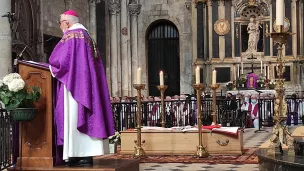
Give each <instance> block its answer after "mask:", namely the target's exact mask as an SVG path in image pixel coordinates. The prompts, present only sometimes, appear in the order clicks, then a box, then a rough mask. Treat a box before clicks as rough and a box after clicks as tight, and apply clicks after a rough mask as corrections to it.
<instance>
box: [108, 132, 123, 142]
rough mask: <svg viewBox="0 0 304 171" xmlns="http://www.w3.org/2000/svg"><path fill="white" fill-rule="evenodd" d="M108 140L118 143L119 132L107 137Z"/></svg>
mask: <svg viewBox="0 0 304 171" xmlns="http://www.w3.org/2000/svg"><path fill="white" fill-rule="evenodd" d="M109 141H110V144H114V143H117V144H120V133H119V132H115V134H114V135H112V136H110V137H109Z"/></svg>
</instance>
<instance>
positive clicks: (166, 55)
mask: <svg viewBox="0 0 304 171" xmlns="http://www.w3.org/2000/svg"><path fill="white" fill-rule="evenodd" d="M147 39H148V75H149V78H148V79H149V95H150V96H159V95H160V93H159V91H158V89H157V87H156V86H157V85H159V72H160V71H163V72H164V82H165V85H168V89H167V90H166V91H165V95H167V96H173V95H179V94H180V73H179V72H180V62H179V33H178V30H177V28H176V27H175V25H174V24H173V23H171V22H169V21H158V22H156V23H153V24H152V25H151V26H150V28H149V30H148V34H147Z"/></svg>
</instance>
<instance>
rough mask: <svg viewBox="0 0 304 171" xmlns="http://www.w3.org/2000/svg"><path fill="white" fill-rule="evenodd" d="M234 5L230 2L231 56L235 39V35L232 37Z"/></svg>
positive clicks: (233, 56) (233, 53)
mask: <svg viewBox="0 0 304 171" xmlns="http://www.w3.org/2000/svg"><path fill="white" fill-rule="evenodd" d="M234 12H235V11H234V5H233V3H231V16H230V18H231V24H230V25H231V29H230V31H231V45H232V46H231V47H232V58H235V47H234V41H235V39H234V38H235V37H234ZM235 61H236V60H235Z"/></svg>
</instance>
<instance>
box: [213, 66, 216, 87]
mask: <svg viewBox="0 0 304 171" xmlns="http://www.w3.org/2000/svg"><path fill="white" fill-rule="evenodd" d="M212 84H213V85H214V84H216V70H215V69H214V70H213V71H212Z"/></svg>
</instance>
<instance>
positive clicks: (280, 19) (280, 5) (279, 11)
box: [276, 0, 285, 25]
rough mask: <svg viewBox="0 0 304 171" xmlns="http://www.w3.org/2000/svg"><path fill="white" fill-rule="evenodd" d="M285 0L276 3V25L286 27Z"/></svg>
mask: <svg viewBox="0 0 304 171" xmlns="http://www.w3.org/2000/svg"><path fill="white" fill-rule="evenodd" d="M284 13H285V12H284V0H277V2H276V25H284V18H285V16H284Z"/></svg>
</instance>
